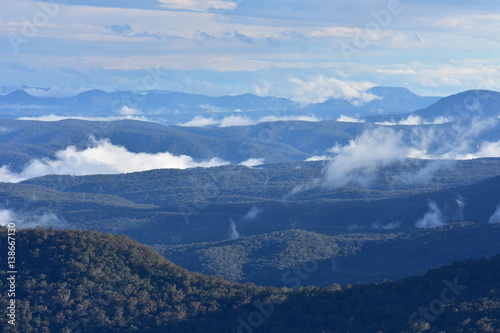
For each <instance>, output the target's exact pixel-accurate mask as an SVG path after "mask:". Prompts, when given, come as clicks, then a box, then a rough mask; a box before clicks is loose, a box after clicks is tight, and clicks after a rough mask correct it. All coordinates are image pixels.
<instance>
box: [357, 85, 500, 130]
mask: <svg viewBox="0 0 500 333" xmlns="http://www.w3.org/2000/svg"><path fill="white" fill-rule="evenodd" d="M409 116H419V117H421V118H422V119H424V120H428V121H431V122H432V121H435V120H436V119H439V118H441V119H444V120H446V119H448V120H449V121H461V120H469V119H472V118H474V117H478V118H498V117H499V116H500V93H499V92H495V91H490V90H468V91H464V92H461V93H458V94H454V95H451V96H447V97H443V98H441V99H439V100H438V101H437V102H435V103H433V104H432V105H429V106H428V107H425V108H422V109H419V110H414V111H413V112H410V113H406V114H399V115H389V116H388V115H382V116H372V117H367V118H366V120H367V121H370V122H383V121H400V120H403V119H407V118H408V117H409Z"/></svg>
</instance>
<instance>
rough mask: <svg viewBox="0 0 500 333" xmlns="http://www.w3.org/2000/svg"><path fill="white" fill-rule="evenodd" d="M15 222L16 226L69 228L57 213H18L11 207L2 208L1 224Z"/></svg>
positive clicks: (0, 214)
mask: <svg viewBox="0 0 500 333" xmlns="http://www.w3.org/2000/svg"><path fill="white" fill-rule="evenodd" d="M9 223H15V224H16V228H18V229H26V228H36V227H44V228H57V229H62V228H67V227H68V224H67V223H66V222H65V221H64V220H63V219H61V218H60V217H58V216H57V215H56V214H54V213H52V212H49V211H44V212H30V213H16V212H14V211H12V210H9V209H0V225H2V226H6V225H8V224H9Z"/></svg>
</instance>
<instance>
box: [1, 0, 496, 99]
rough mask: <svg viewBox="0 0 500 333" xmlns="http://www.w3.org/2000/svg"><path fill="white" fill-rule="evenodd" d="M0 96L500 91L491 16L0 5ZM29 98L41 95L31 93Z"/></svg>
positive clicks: (376, 7)
mask: <svg viewBox="0 0 500 333" xmlns="http://www.w3.org/2000/svg"><path fill="white" fill-rule="evenodd" d="M0 6H1V8H2V12H1V13H0V73H1V76H0V80H1V82H0V85H1V86H7V87H18V86H21V85H28V86H35V87H52V89H51V90H50V91H49V92H48V94H50V95H56V96H57V95H68V94H73V93H75V92H78V91H82V90H86V89H92V88H99V89H104V90H108V91H112V90H121V89H137V90H149V89H164V90H176V91H185V92H191V93H199V94H206V95H225V94H242V93H254V94H258V95H269V96H278V97H288V98H292V99H294V100H297V101H301V102H321V101H323V100H325V99H326V98H328V97H340V98H345V99H347V100H363V99H369V98H370V97H369V95H368V94H364V93H363V92H364V91H366V90H367V89H369V88H370V87H372V86H377V85H384V86H404V87H407V88H409V89H411V90H412V91H414V92H416V93H418V94H421V95H447V94H451V93H455V92H459V91H463V90H467V89H478V88H485V89H493V90H500V75H499V74H500V34H499V32H500V4H499V3H498V2H497V1H494V0H490V1H488V0H478V1H474V2H472V1H460V0H458V1H457V0H455V1H451V0H447V1H437V0H434V1H429V0H420V1H408V0H400V1H398V0H383V1H379V0H370V1H368V0H349V1H347V0H329V1H327V0H309V1H303V0H234V1H229V0H208V1H201V0H133V1H131V0H120V1H118V0H90V1H83V0H67V1H62V0H61V1H58V2H54V1H46V2H36V1H28V0H16V1H13V0H0ZM38 93H39V94H47V93H45V92H42V91H40V92H38Z"/></svg>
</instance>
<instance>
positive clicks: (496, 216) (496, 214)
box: [488, 205, 500, 223]
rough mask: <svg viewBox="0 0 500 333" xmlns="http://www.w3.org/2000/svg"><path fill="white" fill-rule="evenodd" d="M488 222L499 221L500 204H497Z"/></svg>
mask: <svg viewBox="0 0 500 333" xmlns="http://www.w3.org/2000/svg"><path fill="white" fill-rule="evenodd" d="M488 223H500V205H498V206H497V210H496V211H495V212H494V213H493V215H491V217H490V219H489V220H488Z"/></svg>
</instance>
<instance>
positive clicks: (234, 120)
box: [219, 116, 257, 127]
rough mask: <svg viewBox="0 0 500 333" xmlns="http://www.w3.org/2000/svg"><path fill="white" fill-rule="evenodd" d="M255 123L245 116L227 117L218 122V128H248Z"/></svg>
mask: <svg viewBox="0 0 500 333" xmlns="http://www.w3.org/2000/svg"><path fill="white" fill-rule="evenodd" d="M256 123H257V122H256V121H254V120H252V119H250V118H248V117H245V116H227V117H224V118H223V119H222V120H221V121H220V124H219V127H235V126H250V125H255V124H256Z"/></svg>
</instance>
